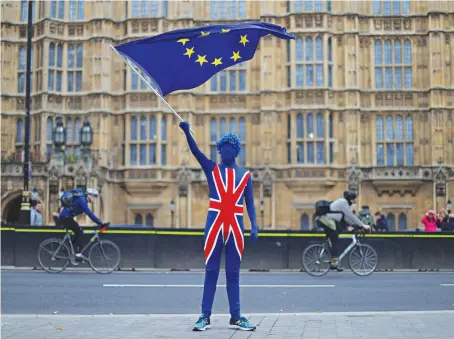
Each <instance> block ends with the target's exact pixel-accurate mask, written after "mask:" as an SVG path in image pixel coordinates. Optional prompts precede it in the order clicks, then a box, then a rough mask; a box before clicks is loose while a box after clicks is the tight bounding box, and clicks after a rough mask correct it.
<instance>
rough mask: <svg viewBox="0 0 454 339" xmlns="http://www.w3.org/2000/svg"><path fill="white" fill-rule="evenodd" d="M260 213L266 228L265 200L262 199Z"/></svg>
mask: <svg viewBox="0 0 454 339" xmlns="http://www.w3.org/2000/svg"><path fill="white" fill-rule="evenodd" d="M260 215H261V217H262V227H263V228H265V202H264V201H263V200H261V201H260Z"/></svg>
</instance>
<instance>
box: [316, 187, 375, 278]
mask: <svg viewBox="0 0 454 339" xmlns="http://www.w3.org/2000/svg"><path fill="white" fill-rule="evenodd" d="M355 200H356V193H355V192H354V191H352V190H346V191H344V196H343V197H342V198H339V199H337V200H335V201H332V202H329V201H326V200H319V201H317V202H316V204H315V214H316V216H317V218H316V220H317V223H318V226H319V227H321V228H323V229H324V230H325V234H326V236H327V237H328V239H329V242H330V247H331V248H330V252H331V256H332V259H331V269H335V270H337V271H339V272H341V271H343V268H341V267H340V266H339V262H338V259H337V258H338V256H339V248H338V243H339V234H340V233H342V232H344V231H345V229H346V227H347V225H355V226H357V227H361V228H364V229H365V230H370V226H368V225H365V224H364V223H363V222H362V221H361V220H360V219H359V218H358V217H357V216H356V215H354V214H353V212H352V210H351V208H350V206H351V205H352V204H353V203H354V202H355Z"/></svg>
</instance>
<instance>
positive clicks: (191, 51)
mask: <svg viewBox="0 0 454 339" xmlns="http://www.w3.org/2000/svg"><path fill="white" fill-rule="evenodd" d="M192 53H194V47H192V48H186V53H184V54H183V55H187V56H188V58H191V55H192Z"/></svg>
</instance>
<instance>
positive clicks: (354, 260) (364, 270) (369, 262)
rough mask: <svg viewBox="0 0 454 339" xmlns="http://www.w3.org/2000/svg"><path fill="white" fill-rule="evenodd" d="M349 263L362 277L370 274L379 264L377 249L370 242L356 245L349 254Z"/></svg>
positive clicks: (354, 271)
mask: <svg viewBox="0 0 454 339" xmlns="http://www.w3.org/2000/svg"><path fill="white" fill-rule="evenodd" d="M348 263H349V265H350V268H351V269H352V271H353V273H355V274H356V275H359V276H362V277H364V276H367V275H370V274H372V273H373V272H374V271H375V268H376V267H377V264H378V254H377V251H375V249H374V248H373V247H372V246H370V245H368V244H359V245H356V246H355V247H354V248H353V249H352V250H351V252H350V255H349V256H348Z"/></svg>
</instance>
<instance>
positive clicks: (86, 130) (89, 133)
mask: <svg viewBox="0 0 454 339" xmlns="http://www.w3.org/2000/svg"><path fill="white" fill-rule="evenodd" d="M79 133H80V143H81V145H82V161H83V162H84V163H85V165H86V166H87V168H88V169H90V168H91V149H90V146H91V145H92V144H93V130H92V129H91V126H90V121H88V118H85V120H84V124H83V125H82V128H81V129H80V132H79Z"/></svg>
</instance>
